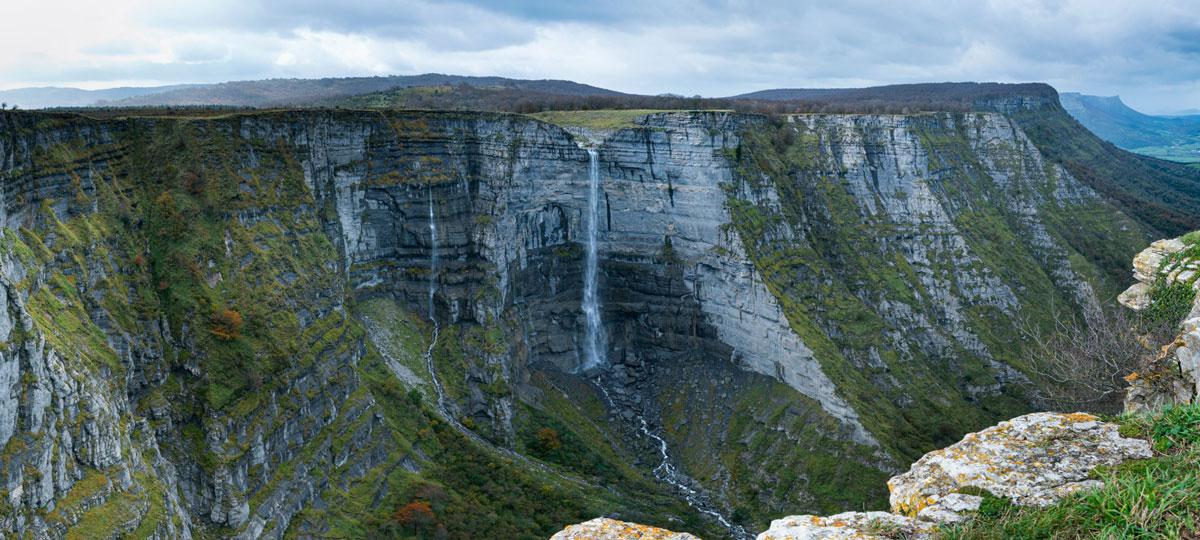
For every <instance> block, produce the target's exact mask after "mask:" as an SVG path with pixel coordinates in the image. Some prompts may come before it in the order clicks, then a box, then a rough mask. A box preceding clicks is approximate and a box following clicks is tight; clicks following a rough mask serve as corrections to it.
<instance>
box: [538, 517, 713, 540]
mask: <svg viewBox="0 0 1200 540" xmlns="http://www.w3.org/2000/svg"><path fill="white" fill-rule="evenodd" d="M550 540H700V539H699V538H697V537H695V536H692V535H690V534H688V533H677V532H671V531H668V530H666V529H659V528H658V527H650V526H648V525H638V524H637V523H626V522H624V521H617V520H615V519H608V518H596V519H593V520H591V521H585V522H583V523H579V524H576V525H571V526H569V527H567V528H565V529H563V530H561V531H558V532H557V533H555V534H554V536H551V537H550Z"/></svg>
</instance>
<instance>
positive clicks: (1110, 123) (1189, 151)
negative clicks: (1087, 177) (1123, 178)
mask: <svg viewBox="0 0 1200 540" xmlns="http://www.w3.org/2000/svg"><path fill="white" fill-rule="evenodd" d="M1059 100H1060V101H1061V102H1062V106H1063V108H1064V109H1066V110H1067V112H1068V113H1070V114H1071V116H1073V117H1075V119H1076V120H1079V122H1080V123H1081V124H1083V125H1084V126H1085V127H1087V128H1088V129H1089V130H1091V131H1092V132H1093V133H1095V134H1096V135H1099V136H1100V138H1102V139H1105V140H1107V141H1109V142H1112V143H1113V144H1115V145H1117V146H1119V147H1121V148H1124V149H1126V150H1132V151H1134V152H1137V153H1140V154H1145V155H1149V156H1154V157H1158V158H1162V159H1169V160H1173V161H1192V162H1197V161H1200V116H1195V115H1189V116H1152V115H1148V114H1143V113H1140V112H1138V111H1136V110H1134V109H1132V108H1130V107H1129V106H1128V105H1126V104H1125V102H1123V101H1121V98H1120V96H1109V97H1103V96H1089V95H1086V94H1079V93H1074V92H1063V93H1062V94H1059Z"/></svg>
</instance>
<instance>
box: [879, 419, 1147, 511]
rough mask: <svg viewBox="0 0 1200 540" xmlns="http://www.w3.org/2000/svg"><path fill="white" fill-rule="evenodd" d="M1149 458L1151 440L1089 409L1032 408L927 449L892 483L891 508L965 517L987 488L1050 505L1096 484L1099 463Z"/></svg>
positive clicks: (997, 493) (1030, 503)
mask: <svg viewBox="0 0 1200 540" xmlns="http://www.w3.org/2000/svg"><path fill="white" fill-rule="evenodd" d="M1150 456H1151V453H1150V443H1148V442H1146V441H1144V440H1141V439H1127V438H1124V437H1122V436H1121V435H1120V434H1119V433H1117V425H1116V424H1110V423H1106V422H1101V421H1099V419H1098V418H1096V417H1095V416H1092V415H1090V414H1084V413H1073V414H1060V413H1034V414H1027V415H1025V416H1019V417H1017V418H1013V419H1012V420H1009V421H1007V422H1001V423H999V424H998V425H996V426H993V427H990V428H987V429H985V430H983V431H980V432H977V433H970V434H968V435H967V436H966V437H963V440H962V441H959V442H958V443H955V444H953V445H951V446H949V447H946V448H943V449H941V450H936V451H933V452H930V453H928V454H925V456H923V457H922V458H921V459H919V460H917V462H916V463H914V464H913V465H912V467H911V468H910V469H909V471H908V472H906V473H904V474H901V475H899V476H895V477H893V478H892V479H891V480H888V489H889V490H890V491H891V498H890V501H891V505H892V511H893V512H896V513H898V514H903V515H907V516H910V517H916V518H918V519H923V520H927V521H934V522H942V523H946V522H955V521H961V520H962V519H963V518H964V517H965V514H966V513H969V512H973V511H975V510H976V509H978V508H979V503H980V501H981V500H982V499H981V497H978V496H975V495H970V494H964V493H963V492H964V491H966V492H968V493H969V492H977V491H978V490H983V491H987V492H990V493H992V494H993V495H995V496H997V497H1004V498H1007V499H1010V500H1011V501H1012V502H1013V503H1014V504H1017V505H1021V506H1046V505H1049V504H1052V503H1054V502H1056V501H1058V500H1059V499H1061V498H1063V497H1065V496H1067V495H1069V494H1071V493H1074V492H1076V491H1080V490H1084V489H1091V488H1097V487H1100V486H1101V485H1103V484H1102V483H1101V482H1100V481H1099V480H1093V479H1089V478H1088V473H1090V472H1091V471H1092V469H1095V468H1096V467H1099V466H1102V465H1106V466H1112V465H1117V464H1119V463H1122V462H1125V461H1128V460H1131V459H1140V458H1148V457H1150Z"/></svg>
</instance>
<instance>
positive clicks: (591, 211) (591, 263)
mask: <svg viewBox="0 0 1200 540" xmlns="http://www.w3.org/2000/svg"><path fill="white" fill-rule="evenodd" d="M587 153H588V209H587V224H586V225H587V232H586V234H587V256H586V260H585V262H584V264H585V266H584V272H583V314H584V316H585V317H586V319H587V331H586V333H585V334H584V352H585V353H586V355H587V358H586V359H585V360H584V364H583V370H588V369H591V368H595V367H597V366H600V365H602V364H604V356H605V344H604V327H603V326H601V324H600V293H599V291H598V289H599V285H598V283H597V281H598V280H599V276H598V274H599V270H598V268H597V267H598V266H599V262H598V261H597V259H598V255H597V249H596V231H597V229H599V227H600V158H599V154H598V152H597V151H596V149H594V148H588V149H587Z"/></svg>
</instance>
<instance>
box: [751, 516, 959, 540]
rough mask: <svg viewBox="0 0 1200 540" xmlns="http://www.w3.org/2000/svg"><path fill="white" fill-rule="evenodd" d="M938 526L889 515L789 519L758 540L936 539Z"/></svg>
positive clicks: (767, 531)
mask: <svg viewBox="0 0 1200 540" xmlns="http://www.w3.org/2000/svg"><path fill="white" fill-rule="evenodd" d="M936 530H937V525H935V524H933V523H928V522H924V521H919V520H916V519H913V518H911V517H908V516H898V515H896V514H891V513H888V512H843V513H841V514H836V515H832V516H827V517H822V516H811V515H803V516H788V517H785V518H783V519H776V520H774V521H772V522H771V527H770V528H769V529H767V530H766V531H763V532H762V533H760V534H759V535H758V539H757V540H866V539H872V538H908V539H910V540H922V539H926V538H932V534H933V533H934V532H935V531H936Z"/></svg>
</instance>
